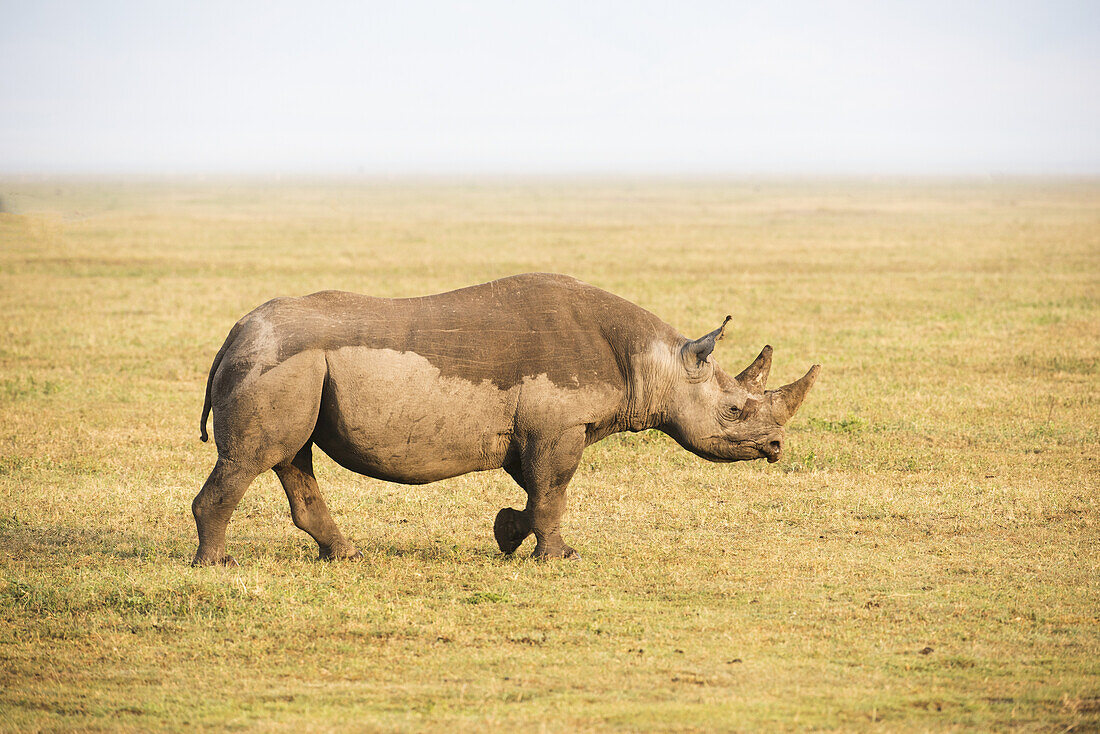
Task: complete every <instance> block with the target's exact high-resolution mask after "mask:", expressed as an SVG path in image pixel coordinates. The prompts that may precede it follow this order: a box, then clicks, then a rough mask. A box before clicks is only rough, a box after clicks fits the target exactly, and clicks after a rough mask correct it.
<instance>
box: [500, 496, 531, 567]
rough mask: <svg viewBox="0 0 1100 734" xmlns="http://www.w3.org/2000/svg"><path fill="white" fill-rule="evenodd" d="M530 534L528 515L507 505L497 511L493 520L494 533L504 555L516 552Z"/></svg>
mask: <svg viewBox="0 0 1100 734" xmlns="http://www.w3.org/2000/svg"><path fill="white" fill-rule="evenodd" d="M530 534H531V531H530V529H528V527H527V516H526V515H524V514H523V513H522V512H520V511H519V510H516V509H513V508H511V507H505V508H504V509H503V510H501V511H500V512H498V513H497V518H496V520H495V521H494V522H493V535H494V536H495V537H496V539H497V546H498V547H499V548H500V552H501V553H503V554H504V555H506V556H510V555H512V554H513V553H515V552H516V549H517V548H519V547H520V546H521V545H523V541H524V540H526V539H527V536H528V535H530Z"/></svg>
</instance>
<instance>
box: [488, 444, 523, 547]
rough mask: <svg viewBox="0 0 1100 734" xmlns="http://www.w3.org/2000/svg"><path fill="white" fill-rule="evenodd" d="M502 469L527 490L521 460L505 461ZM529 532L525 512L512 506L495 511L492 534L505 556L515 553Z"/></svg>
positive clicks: (521, 487)
mask: <svg viewBox="0 0 1100 734" xmlns="http://www.w3.org/2000/svg"><path fill="white" fill-rule="evenodd" d="M503 469H504V471H506V472H507V473H508V476H510V477H511V478H512V479H514V480H515V481H516V484H518V485H519V486H520V489H522V490H523V491H524V492H526V491H527V485H526V484H524V481H523V464H522V462H520V461H519V460H518V459H517V460H511V461H508V462H505V464H504V467H503ZM531 532H532V528H531V518H529V517H528V516H527V513H526V512H524V511H522V510H517V509H515V508H513V507H505V508H504V509H502V510H501V511H500V512H498V513H497V517H496V520H495V521H494V522H493V535H494V536H495V537H496V540H497V546H499V547H500V552H501V553H503V554H504V555H506V556H510V555H512V554H513V553H515V552H516V549H517V548H519V547H520V546H521V545H523V541H525V540H527V536H528V535H530V534H531Z"/></svg>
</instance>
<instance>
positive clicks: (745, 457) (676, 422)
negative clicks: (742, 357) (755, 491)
mask: <svg viewBox="0 0 1100 734" xmlns="http://www.w3.org/2000/svg"><path fill="white" fill-rule="evenodd" d="M729 321H730V317H729V316H727V317H726V320H725V321H724V322H723V323H722V326H720V327H719V328H717V329H715V330H714V331H712V332H711V333H709V334H707V335H706V336H703V337H701V338H699V339H695V340H694V341H687V342H686V343H684V344H683V345H682V346H681V347H680V349H679V353H678V354H676V355H675V356H674V358H673V360H672V362H673V364H672V369H673V371H674V372H678V373H679V374H678V375H676V376H675V377H674V379H673V380H672V384H671V386H670V388H669V391H670V395H669V396H668V397H669V399H668V401H667V403H666V405H667V406H668V407H667V408H666V412H665V423H664V425H662V426H661V429H662V430H664V431H665V432H666V433H668V434H669V435H670V436H672V437H673V438H674V439H676V441H677V443H679V444H680V445H681V446H683V447H684V448H685V449H687V450H688V451H690V452H692V453H693V454H695V455H697V456H700V457H702V458H704V459H707V460H708V461H723V462H727V461H750V460H752V459H767V460H768V462H769V463H774V462H776V461H779V457H780V455H781V454H782V453H783V440H784V428H783V426H784V425H785V424H786V423H787V421H789V420H790V418H791V416H793V415H794V413H795V411H796V410H798V407H799V406H800V405H801V404H802V401H803V400H804V399H805V397H806V394H807V393H808V392H809V391H810V388H811V387H813V384H814V381H815V380H816V379H817V373H818V371H820V369H821V365H816V364H815V365H814V366H813V367H811V368H810V371H809V372H807V373H806V374H805V376H803V377H802V378H801V379H800V380H798V381H796V382H792V383H791V384H789V385H784V386H783V387H781V388H779V389H778V390H768V389H766V387H767V381H768V372H769V371H770V370H771V365H772V348H771V346H765V347H764V349H763V350H762V351H761V352H760V356H758V357H757V358H756V359H755V360H754V361H753V363H752V364H750V365H749V366H748V367H746V368H745V369H744V370H743V371H742V372H741V373H740V374H738V375H737V376H736V377H730V376H729V375H727V374H726V373H725V372H724V371H723V370H722V368H721V367H719V366H718V365H717V364H715V363H714V361H713V360H712V359H711V352H713V351H714V346H715V343H716V342H717V341H718V340H719V339H721V338H722V335H723V333H724V331H725V328H726V324H728V323H729Z"/></svg>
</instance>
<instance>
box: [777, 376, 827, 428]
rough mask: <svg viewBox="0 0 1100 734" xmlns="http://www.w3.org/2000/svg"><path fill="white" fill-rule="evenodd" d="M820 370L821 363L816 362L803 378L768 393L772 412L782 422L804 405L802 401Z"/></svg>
mask: <svg viewBox="0 0 1100 734" xmlns="http://www.w3.org/2000/svg"><path fill="white" fill-rule="evenodd" d="M820 371H821V365H819V364H815V365H814V366H813V367H811V368H810V371H809V372H807V373H806V374H805V375H803V376H802V378H801V379H799V380H796V381H795V382H792V383H791V384H789V385H784V386H783V387H781V388H779V389H778V390H774V391H771V392H769V393H768V396H769V398H770V399H771V402H772V413H773V415H774V416H775V418H776V420H777V421H778V422H779V423H780V424H783V423H786V422H787V421H789V420H790V419H791V416H792V415H794V413H795V411H796V410H798V407H799V406H800V405H802V401H803V400H805V399H806V394H807V393H808V392H810V388H811V387H813V386H814V381H815V380H817V373H818V372H820Z"/></svg>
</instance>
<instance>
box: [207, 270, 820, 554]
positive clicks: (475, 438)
mask: <svg viewBox="0 0 1100 734" xmlns="http://www.w3.org/2000/svg"><path fill="white" fill-rule="evenodd" d="M729 321H730V317H729V316H727V317H726V319H725V321H723V322H722V325H721V326H720V327H719V328H717V329H715V330H714V331H712V332H710V333H709V334H707V335H705V336H703V337H701V338H699V339H694V340H693V339H687V338H685V337H683V336H681V335H680V334H679V333H678V332H677V331H676V330H675V329H673V328H672V327H671V326H669V325H668V324H666V323H665V322H663V321H661V320H660V319H659V318H657V317H656V316H654V315H653V314H651V313H649V312H648V311H646V310H644V309H642V308H640V307H639V306H636V305H634V304H632V303H630V302H629V301H626V300H624V299H622V298H619V297H618V296H615V295H612V294H611V293H608V292H606V291H603V290H600V289H599V288H595V287H593V286H591V285H588V284H586V283H582V282H580V281H578V280H575V279H573V278H570V277H566V276H562V275H551V274H526V275H516V276H513V277H509V278H503V279H501V280H496V281H493V282H490V283H484V284H482V285H475V286H472V287H469V288H462V289H460V290H456V291H451V292H449V293H441V294H438V295H432V296H424V297H421V298H372V297H369V296H364V295H357V294H355V293H346V292H341V291H323V292H320V293H314V294H312V295H308V296H302V297H299V298H276V299H274V300H271V301H268V302H267V303H265V304H263V305H262V306H260V307H258V308H257V309H255V310H254V311H252V312H251V313H249V314H248V315H246V316H245V317H244V318H242V319H241V320H240V321H238V322H237V323H236V325H235V326H233V328H232V329H231V330H230V332H229V336H228V337H226V340H225V343H224V344H223V345H222V347H221V349H220V350H219V351H218V354H217V356H216V357H215V358H214V362H213V365H212V366H211V368H210V374H209V378H208V379H207V383H206V400H205V404H204V406H203V411H202V419H201V422H200V432H201V438H202V440H203V441H206V440H207V439H208V435H207V432H206V422H207V417H208V416H209V414H210V411H211V409H213V412H214V441H215V443H216V445H217V448H218V459H217V463H216V464H215V465H214V469H213V471H211V473H210V476H209V478H208V479H207V480H206V482H205V483H204V484H203V487H202V489H201V491H200V492H199V493H198V495H197V496H196V497H195V500H194V502H193V503H192V511H193V512H194V515H195V523H196V525H197V526H198V535H199V547H198V551H197V553H196V554H195V558H194V564H195V565H210V564H223V565H236V561H235V560H233V558H232V557H231V556H228V555H226V546H225V533H226V526H227V524H228V522H229V517H230V515H231V514H232V513H233V510H234V509H235V508H236V506H237V503H238V502H239V501H240V499H241V497H242V496H243V495H244V493H245V490H247V489H248V486H249V485H250V484H251V483H252V480H254V479H255V478H256V477H257V476H259V475H260V474H261V473H262V472H265V471H267V470H268V469H274V471H275V474H276V475H277V476H278V477H279V481H280V482H281V483H282V485H283V489H284V490H285V491H286V496H287V499H288V500H289V502H290V512H291V517H292V519H293V521H294V524H295V525H296V526H297V527H299V528H300V529H302V530H304V531H305V532H306V533H308V534H309V535H311V536H312V537H313V539H314V540H315V541H317V545H318V547H319V549H320V557H321V558H323V559H343V558H356V557H360V554H359V553H358V551H357V550H356V549H355V547H354V546H353V545H352V544H351V543H350V542H348V540H347V538H345V537H344V535H343V534H342V533H341V532H340V530H339V528H337V527H336V523H335V522H334V521H333V519H332V516H331V515H330V514H329V510H328V508H327V507H326V505H325V501H324V500H323V499H322V498H321V493H320V491H319V490H318V487H317V481H316V479H315V478H314V473H313V447H314V446H317V447H318V448H320V449H321V450H322V451H324V452H325V453H326V454H328V455H329V456H330V457H332V458H333V459H334V460H335V461H336V462H337V463H338V464H340V465H342V466H344V467H346V468H348V469H350V470H351V471H354V472H358V473H360V474H364V475H366V476H369V477H374V478H377V479H382V480H386V481H390V482H399V483H402V484H423V483H426V482H434V481H437V480H440V479H446V478H448V477H455V476H458V475H460V474H466V473H468V472H475V471H485V470H488V469H500V468H503V469H504V471H506V472H507V473H508V474H509V475H510V476H511V477H512V478H513V479H514V480H515V481H516V483H517V484H519V486H520V487H521V488H522V489H523V490H524V491H525V492H526V493H527V505H526V507H525V509H523V510H516V509H513V508H510V507H506V508H504V509H502V510H500V512H499V513H498V514H497V516H496V520H495V522H494V524H493V532H494V535H495V537H496V541H497V544H498V546H499V547H500V550H501V551H502V552H503V553H505V554H511V553H513V552H515V550H516V549H517V548H519V546H520V545H521V544H522V543H523V541H524V540H525V539H526V538H527V537H528V536H529V535H531V534H532V533H533V534H534V536H535V540H536V543H535V549H534V552H533V553H532V556H533V557H535V558H576V557H578V555H577V552H576V551H575V550H574V549H573V548H571V547H569V546H568V545H567V544H566V543H565V541H564V540H563V539H562V534H561V519H562V513H563V511H564V510H565V497H566V486H567V485H568V484H569V480H570V479H571V478H572V477H573V473H574V472H575V471H576V469H577V464H578V463H579V461H580V458H581V453H582V452H583V451H584V449H585V448H586V447H587V446H590V445H592V444H593V443H595V442H597V441H599V440H601V439H603V438H605V437H607V436H609V435H611V434H613V433H618V432H621V431H642V430H646V429H650V428H655V429H657V430H660V431H663V432H665V433H667V434H668V435H670V436H671V437H672V438H673V439H675V440H676V441H677V442H678V443H679V444H680V445H681V446H683V447H684V448H685V449H687V450H688V451H690V452H692V453H693V454H696V455H697V456H700V457H702V458H704V459H707V460H709V461H718V462H730V461H746V460H752V459H761V458H766V459H767V460H768V461H769V462H774V461H778V459H779V457H780V454H781V452H782V450H783V438H784V429H783V425H784V424H785V423H786V422H787V421H788V420H789V419H790V417H791V415H792V414H794V412H795V410H797V409H798V407H799V405H800V404H801V403H802V401H803V398H805V396H806V393H807V392H808V391H809V389H810V388H811V387H812V385H813V383H814V380H815V379H816V378H817V374H818V370H819V369H820V366H819V365H814V366H813V367H811V368H810V370H809V372H807V373H806V375H805V376H804V377H802V378H801V379H800V380H798V381H797V382H793V383H791V384H789V385H785V386H783V387H781V388H779V389H778V390H766V389H765V383H766V381H767V378H768V372H769V370H770V368H771V355H772V349H771V347H770V346H765V347H764V349H763V351H761V352H760V355H759V356H758V357H757V358H756V359H755V360H754V361H753V362H752V364H750V365H749V366H748V367H747V368H745V370H744V371H742V372H741V373H740V374H738V375H737V376H736V377H729V376H728V375H727V374H726V373H725V372H723V371H722V369H721V368H720V367H719V366H718V365H717V364H716V363H715V362H714V360H713V359H712V358H711V352H712V351H713V350H714V347H715V342H717V341H718V340H719V339H721V338H722V335H723V333H724V331H725V328H726V325H727V324H728V323H729Z"/></svg>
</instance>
